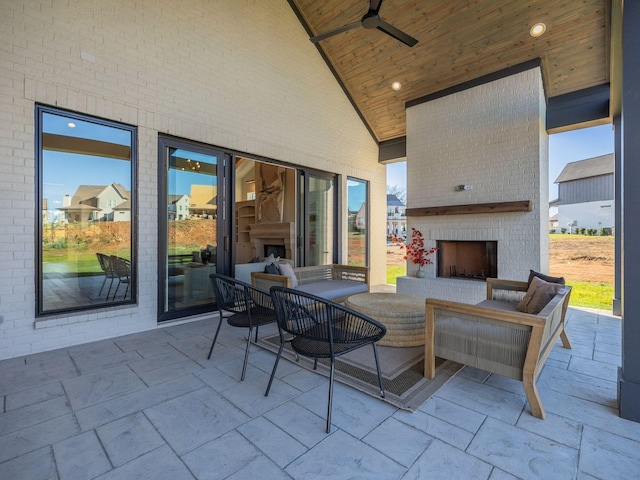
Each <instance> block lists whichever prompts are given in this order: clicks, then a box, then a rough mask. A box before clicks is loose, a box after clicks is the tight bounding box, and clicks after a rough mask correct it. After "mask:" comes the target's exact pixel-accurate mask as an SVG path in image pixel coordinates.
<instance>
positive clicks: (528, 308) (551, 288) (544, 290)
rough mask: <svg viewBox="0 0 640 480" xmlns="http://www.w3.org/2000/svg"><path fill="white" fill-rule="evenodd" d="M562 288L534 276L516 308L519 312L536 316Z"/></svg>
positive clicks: (561, 285)
mask: <svg viewBox="0 0 640 480" xmlns="http://www.w3.org/2000/svg"><path fill="white" fill-rule="evenodd" d="M563 288H564V285H563V284H559V283H552V282H545V281H544V280H542V279H541V278H539V277H536V276H534V277H533V279H532V280H531V285H529V288H528V289H527V293H526V294H525V296H524V298H523V299H522V301H521V302H520V303H518V305H516V308H517V309H518V310H519V311H521V312H524V313H531V314H533V315H537V314H538V313H540V312H541V311H542V309H543V308H544V307H545V306H546V305H547V303H549V302H550V301H551V300H552V299H553V297H555V296H556V294H557V293H558V292H559V291H560V290H562V289H563Z"/></svg>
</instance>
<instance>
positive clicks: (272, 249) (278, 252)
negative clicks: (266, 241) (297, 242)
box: [264, 245, 287, 258]
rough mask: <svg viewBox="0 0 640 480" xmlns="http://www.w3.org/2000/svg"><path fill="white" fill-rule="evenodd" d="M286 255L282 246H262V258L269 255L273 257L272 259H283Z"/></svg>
mask: <svg viewBox="0 0 640 480" xmlns="http://www.w3.org/2000/svg"><path fill="white" fill-rule="evenodd" d="M286 253H287V250H286V248H284V245H265V246H264V256H265V257H268V256H269V255H273V256H274V257H282V258H285V256H286Z"/></svg>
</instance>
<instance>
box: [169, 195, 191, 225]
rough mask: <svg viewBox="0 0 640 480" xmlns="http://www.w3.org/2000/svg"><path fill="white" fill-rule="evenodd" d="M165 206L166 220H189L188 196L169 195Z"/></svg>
mask: <svg viewBox="0 0 640 480" xmlns="http://www.w3.org/2000/svg"><path fill="white" fill-rule="evenodd" d="M169 202H170V203H169V205H168V206H167V219H168V220H185V219H187V218H189V195H169Z"/></svg>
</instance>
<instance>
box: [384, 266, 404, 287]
mask: <svg viewBox="0 0 640 480" xmlns="http://www.w3.org/2000/svg"><path fill="white" fill-rule="evenodd" d="M406 274H407V267H406V266H405V265H387V283H388V284H389V285H395V284H396V280H397V279H398V277H404V276H405V275H406Z"/></svg>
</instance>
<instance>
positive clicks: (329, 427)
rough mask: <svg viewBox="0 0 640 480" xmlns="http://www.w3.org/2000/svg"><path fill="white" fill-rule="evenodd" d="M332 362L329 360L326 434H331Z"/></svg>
mask: <svg viewBox="0 0 640 480" xmlns="http://www.w3.org/2000/svg"><path fill="white" fill-rule="evenodd" d="M334 370H335V368H334V360H333V358H331V370H330V373H329V405H328V407H327V433H331V409H332V407H333V372H334Z"/></svg>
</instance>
